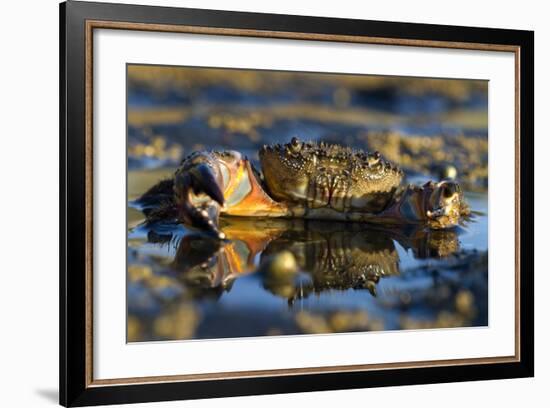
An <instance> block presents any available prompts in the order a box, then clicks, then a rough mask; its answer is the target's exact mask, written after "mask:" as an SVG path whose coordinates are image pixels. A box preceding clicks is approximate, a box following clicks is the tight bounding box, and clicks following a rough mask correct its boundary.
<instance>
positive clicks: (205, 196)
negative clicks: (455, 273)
mask: <svg viewBox="0 0 550 408" xmlns="http://www.w3.org/2000/svg"><path fill="white" fill-rule="evenodd" d="M259 159H260V166H261V172H259V171H257V170H256V169H255V168H254V166H253V165H252V163H251V162H250V160H248V159H247V158H246V157H245V156H244V155H242V154H241V153H239V152H237V151H233V150H228V151H221V152H209V151H198V152H193V153H192V154H190V155H189V156H187V157H186V158H185V159H184V160H183V161H182V163H181V165H180V166H179V168H178V169H177V170H176V172H175V174H174V177H173V178H172V179H169V180H164V181H162V182H160V183H159V184H157V185H156V186H154V187H153V188H151V189H150V190H149V191H148V192H146V193H145V194H144V195H143V196H142V197H141V199H140V201H141V202H142V203H148V202H149V203H150V202H155V203H156V204H158V205H152V206H151V207H153V208H150V209H149V210H148V211H146V214H147V217H148V220H149V221H151V220H152V221H154V220H156V219H166V218H173V219H175V220H177V221H178V222H180V223H183V224H186V225H187V226H190V227H193V228H195V229H198V230H201V231H203V232H205V233H207V234H211V235H214V236H216V237H217V238H219V239H225V237H226V235H225V233H224V232H223V231H222V230H221V228H220V223H219V218H220V216H238V217H280V218H303V219H312V220H334V221H348V222H363V223H371V224H383V225H410V224H414V225H417V226H418V225H420V226H425V227H426V228H429V229H435V230H439V229H449V228H453V227H456V226H457V225H459V224H460V223H461V222H462V220H463V219H464V217H466V216H467V215H468V214H469V206H468V205H467V203H466V201H465V199H464V195H463V193H462V189H461V187H460V185H459V184H458V183H457V182H455V181H453V180H450V179H444V180H442V181H439V182H432V181H430V182H427V183H425V184H423V185H412V184H404V183H403V181H404V173H403V171H402V170H401V169H400V168H399V167H398V166H396V165H395V164H393V163H391V162H389V161H388V160H386V159H385V158H383V157H382V156H381V154H380V153H379V152H365V151H363V150H356V149H351V148H348V147H344V146H341V145H338V144H327V143H324V142H319V143H316V142H303V141H301V140H299V139H298V138H296V137H294V138H292V140H291V141H290V142H289V143H286V144H274V145H265V146H263V147H262V148H261V149H260V151H259ZM159 197H160V198H159Z"/></svg>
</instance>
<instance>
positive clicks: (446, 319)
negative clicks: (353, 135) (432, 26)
mask: <svg viewBox="0 0 550 408" xmlns="http://www.w3.org/2000/svg"><path fill="white" fill-rule="evenodd" d="M222 222H223V224H224V225H223V229H224V231H225V233H226V234H227V240H225V241H220V240H218V239H215V238H212V237H209V236H207V235H206V236H205V235H204V234H194V233H191V232H190V231H189V230H186V229H182V228H178V227H177V226H176V225H170V224H167V223H159V224H150V225H149V226H148V227H147V228H148V230H147V240H148V244H147V245H152V246H157V247H158V246H160V247H165V246H169V247H173V248H175V254H174V256H173V258H172V259H170V260H167V261H166V262H163V264H164V267H163V268H162V269H161V270H160V271H159V272H157V271H155V273H152V274H151V276H150V277H149V278H148V279H152V280H153V281H155V280H156V281H157V283H153V284H151V283H150V282H145V285H144V286H145V287H147V288H149V290H152V291H156V294H157V297H158V296H160V297H161V298H162V299H163V302H162V305H161V307H160V309H159V310H156V311H154V312H153V313H152V315H153V316H154V318H153V319H151V318H150V317H151V316H149V317H147V316H146V313H143V311H141V312H140V310H139V308H133V313H132V310H130V312H131V313H130V315H131V319H130V320H129V327H130V326H132V327H139V328H140V330H138V331H137V334H136V335H135V336H134V339H136V340H150V339H182V338H207V337H231V336H234V335H233V334H232V333H236V331H232V330H230V329H227V327H225V328H224V326H227V325H231V323H230V322H231V321H234V320H238V319H239V318H240V317H239V314H240V313H242V311H240V312H238V313H236V315H235V316H234V317H233V318H230V317H229V316H228V314H229V315H230V314H231V311H230V310H229V309H227V310H225V311H220V310H221V309H223V308H224V307H226V306H227V303H229V304H231V303H232V301H233V302H237V303H238V300H236V298H237V297H238V296H241V295H243V292H242V291H240V292H239V291H238V290H237V291H235V290H233V291H232V289H233V287H234V286H235V285H236V283H237V282H243V284H244V283H245V282H248V283H250V281H254V282H255V285H257V286H255V288H258V289H253V290H251V289H250V286H249V287H248V290H247V292H248V293H246V294H244V295H243V297H244V298H246V297H250V296H251V294H250V292H254V293H255V294H256V295H257V296H263V297H264V298H265V296H267V295H268V294H269V296H272V297H275V298H278V299H280V301H284V302H285V303H286V304H287V308H286V310H283V311H282V312H281V313H282V314H283V315H285V317H284V318H281V317H280V316H278V317H273V315H274V314H273V313H271V312H269V313H266V312H265V311H263V312H262V310H261V309H262V305H261V304H260V303H261V301H260V302H259V304H258V311H256V310H253V309H252V310H250V311H249V313H250V315H249V316H247V317H246V318H245V319H244V320H248V323H246V324H247V325H251V324H256V326H257V327H247V330H245V331H244V332H243V331H242V330H241V331H240V332H239V333H244V334H242V335H243V336H245V335H262V334H263V335H265V334H297V333H324V332H343V331H357V330H361V331H362V330H383V329H392V328H423V327H454V326H465V325H470V324H472V322H474V320H475V319H476V316H477V312H476V311H477V309H478V308H479V307H481V308H482V309H484V308H485V307H486V305H484V303H485V302H486V299H485V300H483V294H484V289H483V287H481V288H480V285H481V286H483V282H485V279H486V257H485V255H484V254H478V253H477V252H475V251H474V252H471V253H470V252H465V251H464V250H461V248H460V241H459V234H458V232H457V231H456V230H438V231H433V230H431V231H430V230H425V229H420V228H415V227H409V228H385V227H381V226H376V227H373V226H365V225H362V224H350V223H337V222H323V221H305V220H283V219H242V218H231V217H228V218H225V219H224V220H223V221H222ZM400 256H401V257H402V256H405V257H410V258H412V259H414V260H416V261H415V262H417V263H418V264H417V265H416V266H415V267H414V268H410V267H407V268H403V267H402V265H401V264H402V262H401V261H400ZM408 263H410V261H409V262H408ZM432 265H435V267H434V266H432ZM413 275H420V279H419V276H413ZM463 278H464V279H465V282H466V285H465V286H464V287H463V285H462V284H461V279H463ZM163 279H164V280H165V283H166V286H167V288H164V289H163V290H164V292H162V293H161V292H159V288H160V287H162V284H159V281H160V282H161V283H162V280H163ZM138 280H139V279H138ZM384 280H388V281H392V282H393V283H394V287H393V288H392V287H391V285H390V286H389V287H388V286H386V287H385V289H384V290H383V292H382V293H381V294H380V293H379V292H380V291H379V290H378V287H379V285H380V284H381V282H382V281H384ZM419 280H421V281H422V280H423V281H424V283H423V284H422V285H421V286H420V287H415V285H417V282H418V281H419ZM426 281H429V282H431V283H429V284H426ZM141 283H142V284H143V283H144V282H143V281H142V282H141ZM400 285H401V286H403V288H399V286H400ZM151 288H152V289H151ZM174 288H177V289H174ZM262 291H263V293H264V295H261V294H260V293H259V292H262ZM349 291H351V292H353V293H355V295H352V296H361V297H362V299H361V301H360V302H355V301H352V303H354V304H353V305H349V304H347V303H346V300H345V299H344V298H346V297H349V296H350V293H349ZM338 294H342V298H343V299H339V295H338ZM485 295H486V294H485ZM323 296H325V297H326V296H328V298H327V299H328V300H329V301H328V302H326V304H325V305H324V306H322V307H320V308H319V307H305V308H304V307H303V302H308V301H309V302H310V304H311V302H312V301H313V302H315V301H314V299H317V298H319V297H323ZM365 296H368V297H369V298H371V301H370V303H369V302H367V303H369V305H368V306H367V307H365V305H364V303H365ZM480 296H481V298H482V301H481V304H480V305H476V304H475V303H476V300H477V297H480ZM331 299H332V301H331ZM130 300H131V299H130ZM230 300H232V301H230ZM262 300H264V299H263V298H262ZM244 301H245V302H246V299H244ZM373 301H374V302H375V303H372V302H373ZM252 303H253V302H252ZM355 303H356V304H355ZM213 304H214V305H215V304H218V307H216V306H213ZM224 305H225V306H224ZM316 305H317V306H318V304H316ZM129 306H130V309H132V301H130V304H129ZM371 309H372V310H371ZM409 309H414V311H415V313H408V312H409ZM418 310H420V311H421V313H416V311H418ZM371 311H372V313H371ZM256 312H257V313H256ZM281 313H279V314H281ZM254 314H257V315H258V318H257V319H259V320H264V321H263V322H261V323H258V322H257V321H256V318H253V317H251V316H252V315H254ZM377 314H378V315H380V316H381V317H374V318H373V316H375V315H377ZM388 314H392V315H393V317H392V318H390V319H388V318H387V316H386V315H388ZM218 315H219V316H218ZM266 315H267V316H271V317H266ZM275 315H276V314H275ZM167 316H168V317H167ZM262 316H263V317H262ZM419 316H420V317H422V316H429V317H430V318H429V319H425V318H423V319H419V318H418V317H419ZM241 317H242V316H241ZM224 319H227V321H226V322H225V325H224V323H223V322H222V320H224ZM254 321H256V323H253V322H254ZM201 322H202V323H201ZM208 322H209V323H208ZM171 325H173V328H171ZM207 325H209V326H210V327H206V326H207ZM243 325H244V323H243ZM235 330H236V329H235ZM151 332H152V333H151ZM129 334H130V330H129ZM239 336H240V334H239Z"/></svg>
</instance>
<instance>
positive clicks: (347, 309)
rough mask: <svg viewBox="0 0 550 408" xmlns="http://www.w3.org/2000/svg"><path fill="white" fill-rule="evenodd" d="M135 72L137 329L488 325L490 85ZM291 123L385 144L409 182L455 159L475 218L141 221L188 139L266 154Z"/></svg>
mask: <svg viewBox="0 0 550 408" xmlns="http://www.w3.org/2000/svg"><path fill="white" fill-rule="evenodd" d="M135 69H136V71H135V72H129V79H130V81H129V83H128V85H129V87H128V91H129V93H128V95H129V100H128V149H129V150H128V169H129V171H128V271H127V273H128V275H127V277H128V279H127V282H128V285H127V289H128V291H127V306H128V325H127V334H128V341H153V340H181V339H204V338H227V337H244V336H265V335H295V334H306V333H331V332H351V331H367V330H372V331H379V330H399V329H422V328H450V327H467V326H485V325H487V320H488V310H487V307H488V295H487V251H488V242H487V222H488V216H487V210H488V208H487V193H486V191H487V182H488V181H487V180H488V178H487V173H486V156H487V144H486V138H487V88H486V84H481V83H479V81H478V82H475V81H437V80H430V81H431V82H426V83H425V84H424V82H422V81H421V80H418V79H414V80H411V79H396V78H390V79H388V78H383V77H364V76H363V77H346V76H318V77H316V79H315V80H312V81H311V82H308V81H307V78H306V79H304V77H300V76H297V77H294V76H292V75H288V74H277V73H275V74H269V75H271V76H270V77H269V78H270V79H269V80H262V75H264V74H261V73H255V72H252V71H246V72H245V71H243V72H241V73H236V71H231V72H232V73H231V75H229V74H228V73H227V72H222V70H212V72H207V71H201V70H193V69H185V70H181V71H180V70H177V69H169V68H166V69H163V68H159V67H156V68H155V67H153V68H147V69H143V70H139V69H137V68H135ZM166 70H168V71H166ZM285 75H286V76H285ZM327 78H328V79H327ZM350 78H351V79H350ZM378 132H383V133H384V132H386V133H388V132H389V133H390V137H389V138H388V137H387V134H386V135H384V134H379V133H378ZM296 135H297V136H299V137H300V138H302V139H311V140H324V141H329V142H338V143H341V144H345V145H348V146H351V147H355V148H361V149H373V148H374V149H379V150H380V151H381V152H382V153H383V154H384V155H385V156H387V157H388V156H390V157H389V158H390V159H391V160H392V161H395V162H397V163H398V164H400V165H401V166H402V167H403V168H404V170H405V173H406V176H407V182H413V183H423V182H425V181H427V180H429V179H432V180H433V179H438V178H440V175H441V171H442V169H445V168H446V167H447V166H454V167H455V168H456V170H457V172H458V176H459V180H460V181H461V183H463V186H465V187H466V198H467V200H468V202H469V203H470V205H471V208H472V210H474V212H475V215H474V217H472V219H471V220H469V221H468V222H467V223H466V224H465V225H464V226H462V227H459V228H457V229H456V230H452V231H425V230H422V229H414V228H393V229H388V228H381V227H373V226H368V225H365V224H352V223H348V224H345V223H344V224H342V223H334V222H313V221H309V222H304V221H303V220H287V221H284V220H274V219H271V220H269V219H268V220H265V219H238V218H224V219H222V227H223V230H224V232H225V233H226V234H227V236H228V240H227V242H224V243H220V242H217V241H212V240H210V239H209V238H206V237H204V236H200V235H197V234H196V233H194V232H193V231H191V230H189V229H186V228H185V227H183V226H181V225H176V224H171V223H164V224H154V225H150V226H148V227H145V226H144V224H143V221H144V216H143V214H142V213H141V212H140V211H139V208H136V206H135V205H134V204H133V200H135V199H136V198H137V197H139V195H140V194H142V193H143V192H145V191H146V190H147V189H148V188H150V187H151V186H152V185H154V184H155V183H157V182H158V181H159V180H162V179H163V178H166V177H170V176H171V175H172V174H173V170H174V166H176V165H177V164H178V163H179V161H180V160H181V159H182V158H183V157H185V156H186V155H187V154H189V153H190V152H191V151H194V150H202V149H209V150H210V149H214V150H215V149H218V150H223V149H234V150H238V151H240V152H242V153H244V154H245V155H247V156H248V157H249V158H250V160H251V162H252V163H254V164H255V165H256V166H257V165H258V156H257V151H258V150H259V148H260V147H261V146H262V145H263V144H264V143H274V142H288V141H289V140H290V138H291V137H292V136H296ZM391 135H397V136H398V137H397V138H395V137H394V138H393V139H392V137H391ZM415 138H416V139H415ZM392 155H393V156H392ZM289 253H291V254H292V256H291V258H292V259H295V260H296V262H297V266H298V268H297V269H298V272H293V271H291V269H292V268H287V266H288V265H287V262H288V259H289Z"/></svg>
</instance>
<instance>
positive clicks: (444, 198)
mask: <svg viewBox="0 0 550 408" xmlns="http://www.w3.org/2000/svg"><path fill="white" fill-rule="evenodd" d="M424 188H425V189H426V190H427V192H429V196H428V200H427V205H428V208H427V209H426V218H427V221H428V225H429V226H430V227H431V228H432V229H446V228H452V227H454V226H456V225H458V224H459V221H460V219H461V217H462V216H464V215H467V214H468V212H469V208H468V205H467V204H466V202H465V201H464V196H463V193H462V189H461V188H460V185H459V184H458V183H456V182H454V181H451V180H443V181H440V182H439V183H427V184H426V185H424Z"/></svg>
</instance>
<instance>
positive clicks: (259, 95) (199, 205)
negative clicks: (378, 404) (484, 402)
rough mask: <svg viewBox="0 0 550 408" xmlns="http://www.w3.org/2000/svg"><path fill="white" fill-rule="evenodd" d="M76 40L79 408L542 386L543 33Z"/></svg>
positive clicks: (155, 13)
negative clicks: (539, 202)
mask: <svg viewBox="0 0 550 408" xmlns="http://www.w3.org/2000/svg"><path fill="white" fill-rule="evenodd" d="M60 21H61V30H60V47H61V61H60V66H61V72H60V86H61V89H60V94H61V98H60V99H61V107H60V128H61V135H60V146H61V147H60V149H61V154H60V157H61V163H60V169H61V171H60V173H61V174H60V183H61V188H60V191H61V200H60V202H61V208H60V213H61V225H60V230H61V245H60V247H61V253H60V260H61V262H60V263H61V271H60V339H61V340H60V372H61V375H60V403H61V404H63V405H65V406H83V405H98V404H119V403H131V402H146V401H162V400H175V399H193V398H213V397H224V396H238V395H252V394H269V393H290V392H303V391H318V390H335V389H350V388H362V387H379V386H388V385H405V384H421V383H437V382H451V381H467V380H484V379H499V378H514V377H529V376H533V374H534V347H533V342H534V336H533V333H534V328H533V324H534V323H533V291H534V281H533V276H534V270H533V268H534V264H533V248H534V246H533V239H534V232H533V220H534V203H533V198H534V188H533V180H534V177H533V176H534V168H533V157H534V153H533V152H534V147H533V140H534V138H533V123H534V122H533V115H534V113H533V112H534V108H533V100H534V98H533V93H534V65H533V61H534V56H533V52H534V33H533V32H529V31H516V30H504V29H489V28H472V27H455V26H443V25H424V24H410V23H397V22H380V21H361V20H349V19H333V18H319V17H306V16H288V15H270V14H256V13H240V12H227V11H212V10H198V9H182V8H164V7H150V6H134V5H120V4H107V3H90V2H77V1H68V2H66V3H63V4H61V7H60Z"/></svg>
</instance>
